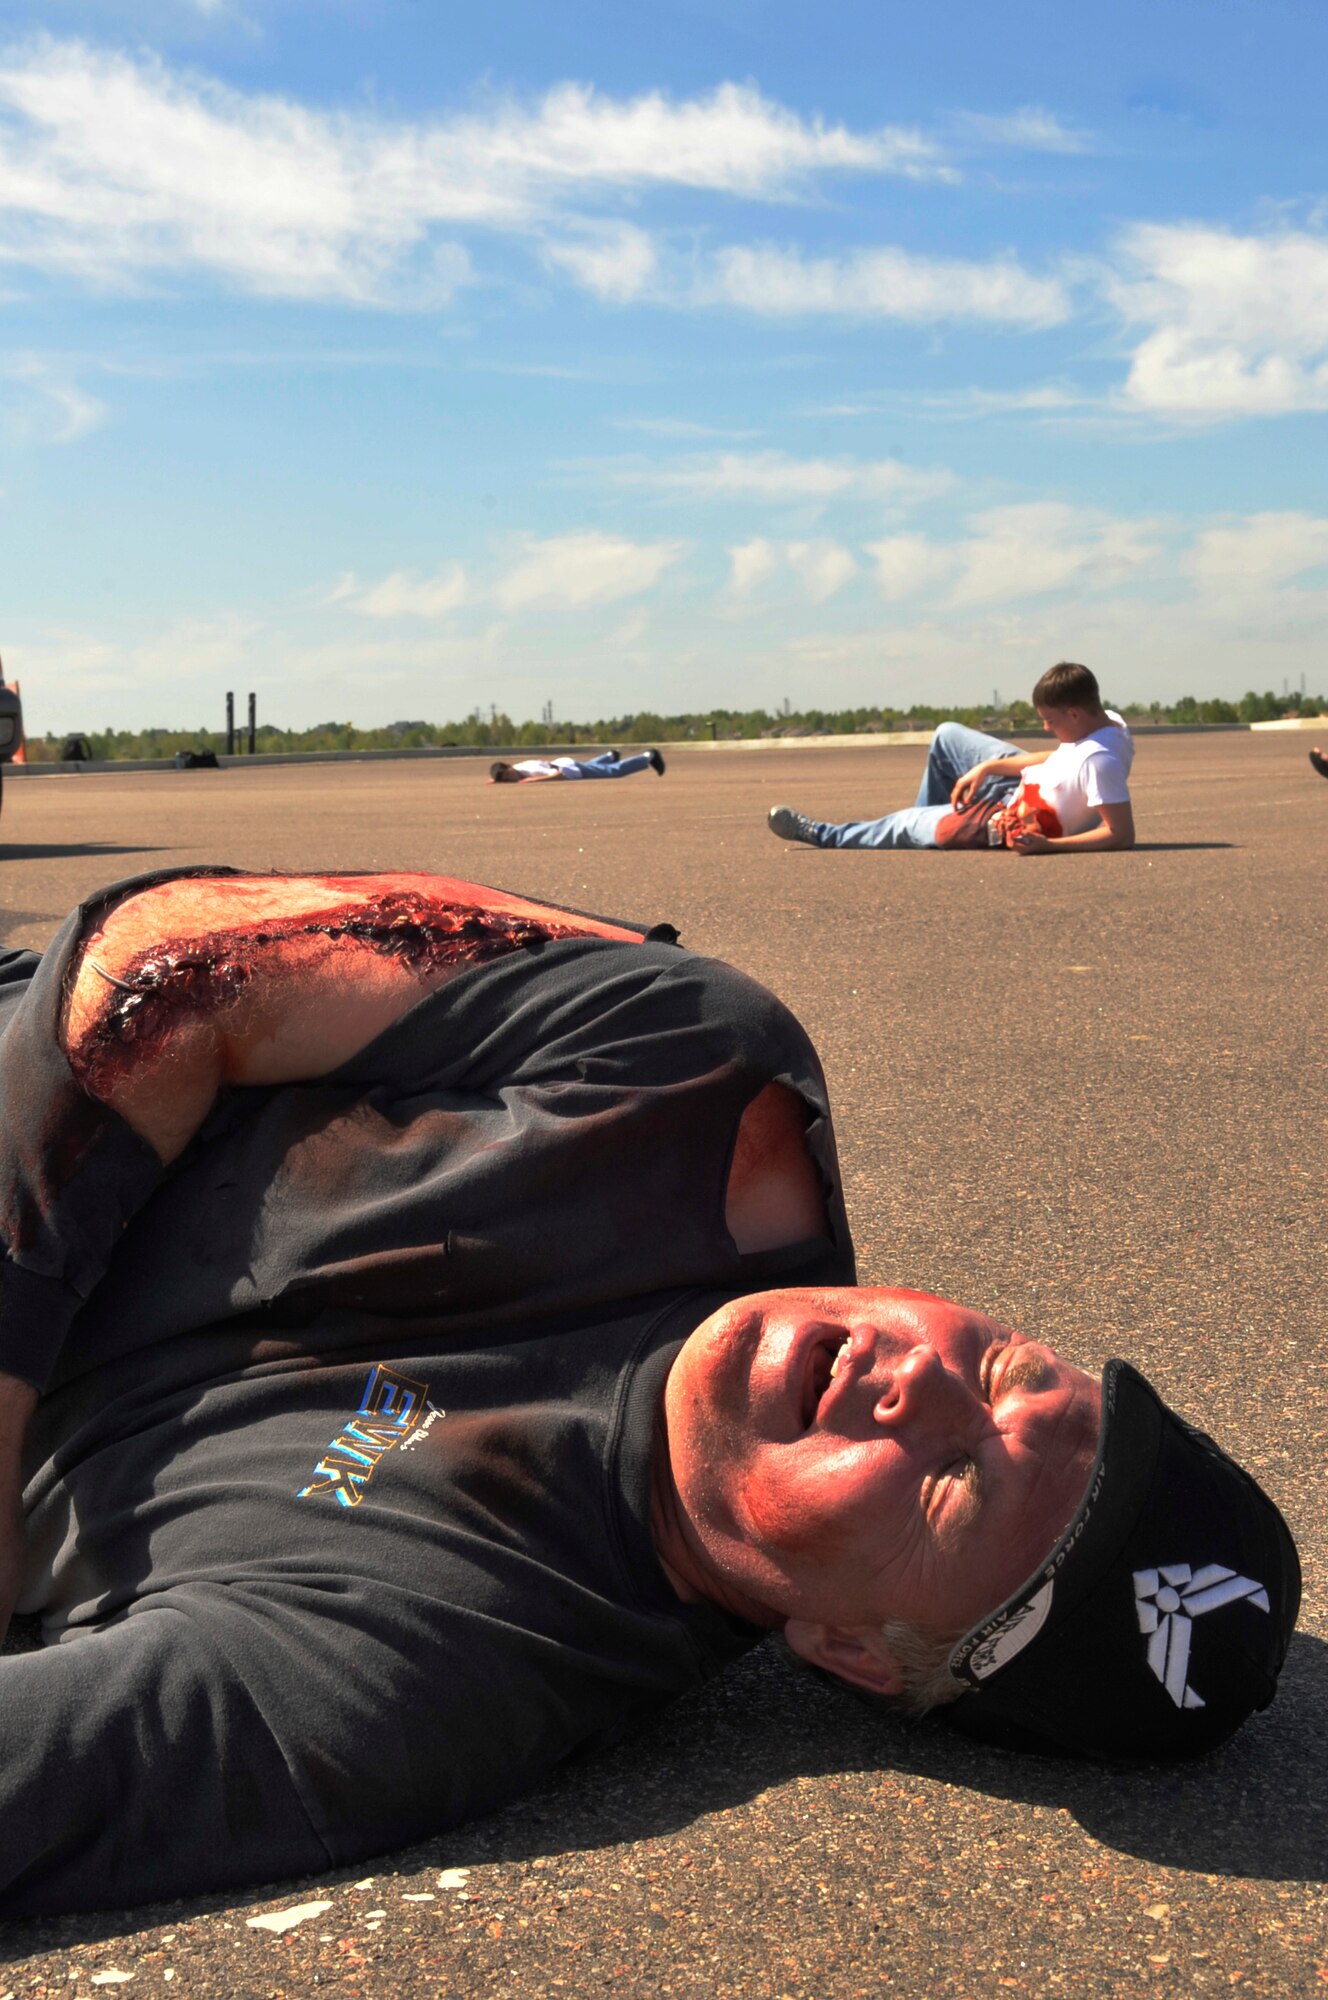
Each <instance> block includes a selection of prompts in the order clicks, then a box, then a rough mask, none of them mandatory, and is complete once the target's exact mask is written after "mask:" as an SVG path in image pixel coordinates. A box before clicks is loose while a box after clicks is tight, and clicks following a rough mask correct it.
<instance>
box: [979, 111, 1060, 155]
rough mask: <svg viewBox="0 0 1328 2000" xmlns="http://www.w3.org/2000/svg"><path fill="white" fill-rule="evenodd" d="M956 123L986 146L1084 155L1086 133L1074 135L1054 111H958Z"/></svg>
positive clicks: (1032, 151)
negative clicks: (992, 112)
mask: <svg viewBox="0 0 1328 2000" xmlns="http://www.w3.org/2000/svg"><path fill="white" fill-rule="evenodd" d="M958 115H959V122H960V124H961V125H962V126H963V128H964V129H965V131H967V132H970V133H971V134H972V135H973V137H974V138H975V139H978V140H980V141H981V142H982V143H983V144H984V145H988V146H1009V147H1012V148H1013V149H1014V150H1015V151H1017V152H1024V153H1086V152H1087V151H1088V147H1089V140H1088V135H1087V133H1084V132H1077V131H1076V130H1075V129H1074V127H1073V126H1071V125H1067V124H1066V123H1065V122H1064V120H1063V119H1060V118H1058V117H1057V116H1056V114H1055V112H1054V111H1045V110H1043V108H1042V107H1041V106H1040V105H1037V104H1025V105H1024V106H1022V108H1021V109H1020V110H1018V111H1011V112H1007V113H1005V114H1004V115H1001V114H996V115H992V114H990V113H987V112H983V111H961V112H960V113H959V114H958Z"/></svg>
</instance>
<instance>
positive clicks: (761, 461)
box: [615, 451, 952, 506]
mask: <svg viewBox="0 0 1328 2000" xmlns="http://www.w3.org/2000/svg"><path fill="white" fill-rule="evenodd" d="M615 476H616V478H617V480H618V482H619V484H621V485H627V486H649V487H653V488H655V489H656V490H658V491H662V492H676V493H690V494H694V495H695V496H696V497H697V498H698V499H707V500H722V499H745V500H768V501H799V500H802V501H827V500H833V499H836V498H838V497H840V496H841V495H846V494H854V495H858V496H860V497H862V498H865V499H873V500H885V501H889V502H891V503H892V504H894V505H896V506H909V505H913V504H916V503H918V502H920V501H923V500H929V499H933V498H934V497H935V496H936V495H937V494H939V493H944V492H945V491H946V489H947V488H948V487H949V486H950V484H951V483H952V476H951V474H950V473H948V472H946V471H944V470H943V469H940V468H937V469H935V470H931V471H923V470H920V469H919V468H918V467H916V466H911V465H903V464H901V463H900V461H899V460H898V459H893V458H881V459H876V460H865V461H864V460H854V459H840V458H792V457H790V455H789V454H788V453H787V452H783V451H752V452H740V451H723V452H707V453H699V454H697V455H696V456H695V457H692V458H688V459H684V460H680V461H678V462H677V463H674V464H671V465H665V466H650V467H627V468H624V469H623V470H621V471H619V472H618V473H617V474H616V475H615Z"/></svg>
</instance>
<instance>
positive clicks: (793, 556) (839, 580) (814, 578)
mask: <svg viewBox="0 0 1328 2000" xmlns="http://www.w3.org/2000/svg"><path fill="white" fill-rule="evenodd" d="M784 554H785V558H786V560H787V562H788V566H789V568H790V569H791V570H792V571H793V573H794V575H795V576H796V577H798V578H799V579H800V581H801V583H802V586H803V589H804V590H805V591H806V593H807V595H808V597H809V598H810V599H811V601H812V603H813V604H825V603H827V602H828V600H829V599H830V598H832V597H833V596H834V595H835V594H836V592H837V591H840V590H842V589H843V588H844V585H845V584H846V583H849V582H851V581H852V579H853V578H854V577H855V576H856V575H857V573H858V566H857V564H856V563H855V562H854V560H853V558H852V556H851V555H850V554H849V552H848V550H847V549H845V548H841V547H840V545H839V543H838V542H790V543H789V544H788V545H787V547H786V548H785V551H784Z"/></svg>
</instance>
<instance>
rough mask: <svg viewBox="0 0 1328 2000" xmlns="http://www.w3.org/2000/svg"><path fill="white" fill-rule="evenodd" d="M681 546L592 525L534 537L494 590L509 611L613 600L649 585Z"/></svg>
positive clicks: (572, 608)
mask: <svg viewBox="0 0 1328 2000" xmlns="http://www.w3.org/2000/svg"><path fill="white" fill-rule="evenodd" d="M682 552H683V551H682V544H681V542H629V541H624V540H622V539H620V538H619V537H617V536H614V535H604V534H600V533H599V532H597V531H596V530H587V531H586V532H585V533H583V534H579V535H553V536H550V537H549V538H548V539H547V540H544V541H536V540H533V539H532V540H531V541H529V542H528V543H527V545H526V549H525V553H524V554H523V555H522V556H521V557H520V558H519V560H518V561H517V562H516V563H515V564H514V565H513V567H512V568H511V569H510V570H509V571H508V573H507V575H506V576H505V577H504V578H503V579H502V581H501V582H500V583H499V585H498V588H497V591H496V593H495V594H496V596H497V598H498V601H499V603H500V604H502V605H503V607H504V608H505V609H506V610H508V611H525V610H529V609H531V608H532V607H533V606H536V605H548V606H550V607H552V608H554V609H561V610H566V611H579V610H584V609H585V608H586V607H587V606H589V605H594V604H617V603H619V602H620V601H621V600H622V599H623V598H626V597H640V596H642V595H643V594H644V593H645V592H646V591H647V590H653V588H654V587H655V585H656V584H657V583H658V581H659V579H660V577H661V576H662V575H663V574H664V572H665V570H666V569H668V568H670V567H671V565H672V564H674V563H675V562H677V560H678V558H679V557H680V556H681V554H682Z"/></svg>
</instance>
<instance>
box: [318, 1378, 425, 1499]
mask: <svg viewBox="0 0 1328 2000" xmlns="http://www.w3.org/2000/svg"><path fill="white" fill-rule="evenodd" d="M446 1414H447V1412H446V1411H445V1410H440V1409H438V1408H437V1407H436V1405H435V1404H433V1403H431V1402H430V1401H429V1385H428V1383H427V1382H416V1381H413V1380H412V1378H411V1377H410V1376H409V1375H397V1374H394V1373H393V1371H392V1369H390V1368H384V1367H382V1366H381V1364H377V1365H375V1366H374V1367H373V1368H371V1369H370V1371H369V1379H368V1381H367V1382H366V1383H365V1385H364V1394H363V1395H362V1396H361V1398H360V1405H359V1408H358V1409H357V1410H356V1412H355V1414H354V1416H353V1417H352V1418H351V1419H350V1421H349V1423H347V1425H346V1427H345V1429H344V1430H342V1431H340V1432H339V1433H338V1435H337V1436H336V1437H334V1438H333V1440H332V1442H331V1444H330V1445H329V1446H328V1448H327V1450H326V1452H325V1453H324V1454H323V1456H322V1458H320V1459H319V1461H318V1463H317V1465H316V1466H315V1467H314V1470H313V1477H312V1479H311V1480H310V1481H309V1484H308V1485H307V1486H302V1487H301V1488H300V1491H299V1493H298V1495H297V1496H296V1497H297V1498H298V1499H300V1500H308V1499H319V1498H330V1499H332V1500H335V1501H336V1503H337V1504H338V1506H341V1507H358V1506H359V1504H360V1501H361V1500H362V1499H363V1497H364V1489H365V1487H366V1486H367V1485H368V1484H369V1481H370V1480H371V1479H372V1478H373V1476H374V1473H375V1472H376V1471H377V1469H378V1465H379V1462H380V1461H381V1460H382V1459H383V1458H384V1457H385V1456H386V1455H387V1453H388V1452H390V1451H399V1450H403V1449H404V1450H409V1449H410V1448H411V1446H412V1445H414V1444H417V1443H418V1442H419V1440H420V1438H422V1437H423V1436H424V1435H425V1434H426V1432H427V1431H429V1430H430V1429H431V1428H432V1426H433V1425H434V1424H435V1423H436V1422H437V1421H438V1419H439V1417H442V1416H446Z"/></svg>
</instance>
